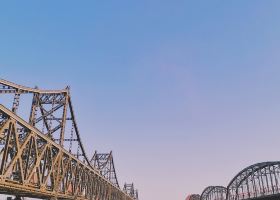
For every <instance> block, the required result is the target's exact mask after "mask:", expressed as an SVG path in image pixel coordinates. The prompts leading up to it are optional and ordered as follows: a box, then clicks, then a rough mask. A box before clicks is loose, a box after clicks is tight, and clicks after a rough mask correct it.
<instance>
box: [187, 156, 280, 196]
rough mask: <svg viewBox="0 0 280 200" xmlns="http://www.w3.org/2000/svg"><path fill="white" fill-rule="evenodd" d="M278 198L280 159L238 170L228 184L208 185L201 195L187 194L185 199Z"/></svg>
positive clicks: (279, 192)
mask: <svg viewBox="0 0 280 200" xmlns="http://www.w3.org/2000/svg"><path fill="white" fill-rule="evenodd" d="M247 199H248V200H251V199H253V200H279V199H280V161H275V162H263V163H257V164H254V165H251V166H249V167H247V168H245V169H243V170H242V171H240V172H239V173H238V174H237V175H236V176H235V177H234V178H233V179H232V180H231V181H230V183H229V184H228V186H227V187H223V186H209V187H207V188H205V189H204V190H203V192H202V193H201V195H198V194H192V195H189V196H188V197H187V198H186V200H247Z"/></svg>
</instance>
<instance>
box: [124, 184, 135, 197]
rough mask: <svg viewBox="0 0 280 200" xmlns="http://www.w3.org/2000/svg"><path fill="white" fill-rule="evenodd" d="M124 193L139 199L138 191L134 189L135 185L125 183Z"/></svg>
mask: <svg viewBox="0 0 280 200" xmlns="http://www.w3.org/2000/svg"><path fill="white" fill-rule="evenodd" d="M123 191H124V192H125V193H126V194H128V195H129V196H131V197H133V199H136V200H137V199H138V190H136V189H135V188H134V185H133V183H129V184H127V183H125V184H124V187H123Z"/></svg>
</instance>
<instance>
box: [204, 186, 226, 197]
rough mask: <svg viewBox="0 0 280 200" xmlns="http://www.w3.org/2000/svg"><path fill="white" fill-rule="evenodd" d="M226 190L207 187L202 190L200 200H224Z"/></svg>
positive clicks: (221, 187) (217, 187)
mask: <svg viewBox="0 0 280 200" xmlns="http://www.w3.org/2000/svg"><path fill="white" fill-rule="evenodd" d="M226 193H227V189H226V188H225V187H223V186H209V187H207V188H205V189H204V190H203V192H202V193H201V195H200V200H225V199H226Z"/></svg>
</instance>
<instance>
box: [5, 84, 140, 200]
mask: <svg viewBox="0 0 280 200" xmlns="http://www.w3.org/2000/svg"><path fill="white" fill-rule="evenodd" d="M28 94H29V95H28ZM30 95H31V96H30ZM28 96H29V97H28ZM20 99H24V100H25V101H28V100H29V106H30V105H31V110H30V111H28V110H26V108H28V107H27V105H28V104H27V103H26V102H25V101H24V103H23V105H21V106H20V103H21V101H20ZM4 102H6V103H10V104H11V108H8V106H6V107H5V106H4V105H3V103H4ZM27 112H28V117H26V118H27V119H24V115H26V113H27ZM0 193H1V194H9V195H16V196H17V199H20V197H34V198H41V199H61V200H62V199H65V200H66V199H79V200H138V192H137V190H136V189H135V188H134V185H133V184H125V185H124V187H123V189H121V188H120V186H119V182H118V180H117V176H116V170H115V167H114V161H113V155H112V152H110V153H108V154H103V153H97V152H95V154H94V155H93V157H92V159H90V160H89V159H88V157H87V155H86V152H85V149H84V146H83V143H82V141H81V135H80V133H79V129H78V126H77V123H76V119H75V115H74V109H73V105H72V101H71V97H70V90H69V87H66V88H65V89H63V90H40V89H38V88H37V87H36V88H29V87H24V86H21V85H17V84H14V83H11V82H9V81H6V80H3V79H0Z"/></svg>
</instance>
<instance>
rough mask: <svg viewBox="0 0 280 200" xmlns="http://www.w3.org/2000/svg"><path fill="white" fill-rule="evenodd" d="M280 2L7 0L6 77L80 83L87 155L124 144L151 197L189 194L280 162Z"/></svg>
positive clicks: (122, 170) (123, 153)
mask: <svg viewBox="0 0 280 200" xmlns="http://www.w3.org/2000/svg"><path fill="white" fill-rule="evenodd" d="M279 6H280V2H279V1H278V0H265V1H264V0H262V1H261V0H247V1H244V0H236V1H221V0H220V1H218V0H212V1H205V0H204V1H202V0H193V1H187V0H185V1H183V0H175V1H171V0H161V1H159V0H150V1H147V0H143V1H131V0H130V1H129V0H123V1H112V0H107V1H82V2H78V1H69V0H68V1H64V0H61V1H44V2H43V1H13V2H12V1H9V2H5V3H4V2H1V3H0V33H1V34H0V36H1V37H0V69H1V78H4V79H7V80H10V81H13V82H16V83H19V84H22V85H27V86H32V87H33V86H35V85H38V86H39V87H41V88H64V87H65V86H66V85H70V86H71V94H72V98H73V103H74V106H75V112H76V115H77V116H76V117H77V120H78V123H79V127H80V130H81V134H82V139H83V141H84V145H85V146H86V149H87V150H88V152H92V153H93V151H94V150H99V151H104V152H105V151H110V150H113V152H114V157H115V163H116V168H117V170H118V176H119V179H120V182H121V183H124V182H125V181H127V182H131V181H133V182H135V184H136V186H137V187H138V188H139V191H140V199H142V200H144V199H145V200H155V199H161V200H170V199H171V200H182V199H184V197H185V196H186V195H187V194H189V193H201V192H202V190H203V189H204V188H205V187H206V186H208V185H224V186H226V185H227V184H228V183H229V181H230V179H231V178H232V177H233V176H234V175H235V174H236V173H238V171H240V170H241V169H242V168H244V167H246V166H248V165H251V164H254V163H256V162H260V161H268V160H279V159H280V156H279V154H278V152H279V144H278V141H279V139H280V135H279V133H280V127H279V120H280V93H279V88H280V79H279V75H280V67H279V64H280V57H279V55H278V54H279V50H280V46H279V45H280V22H279V18H280V13H279ZM88 154H90V153H88Z"/></svg>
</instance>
